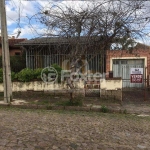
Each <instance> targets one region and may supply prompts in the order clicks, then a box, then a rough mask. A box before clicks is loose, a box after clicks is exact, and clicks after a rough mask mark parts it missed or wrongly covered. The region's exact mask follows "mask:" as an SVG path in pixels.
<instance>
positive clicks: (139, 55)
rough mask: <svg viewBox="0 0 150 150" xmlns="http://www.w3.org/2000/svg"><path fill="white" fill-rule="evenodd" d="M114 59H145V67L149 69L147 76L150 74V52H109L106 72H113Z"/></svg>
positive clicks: (146, 50)
mask: <svg viewBox="0 0 150 150" xmlns="http://www.w3.org/2000/svg"><path fill="white" fill-rule="evenodd" d="M113 59H144V65H145V67H147V74H150V50H148V49H145V50H144V49H143V50H141V49H140V50H133V51H132V53H130V52H129V51H127V50H109V51H107V57H106V72H107V73H108V72H109V71H112V61H113Z"/></svg>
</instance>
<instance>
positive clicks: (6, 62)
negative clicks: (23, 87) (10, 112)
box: [0, 0, 12, 103]
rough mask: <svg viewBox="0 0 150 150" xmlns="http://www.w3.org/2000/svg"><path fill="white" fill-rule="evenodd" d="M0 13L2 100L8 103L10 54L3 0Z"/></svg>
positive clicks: (0, 3) (10, 90)
mask: <svg viewBox="0 0 150 150" xmlns="http://www.w3.org/2000/svg"><path fill="white" fill-rule="evenodd" d="M0 15H1V43H2V64H3V86H4V102H6V103H10V102H11V100H12V84H11V71H10V56H9V46H8V34H7V23H6V10H5V0H0Z"/></svg>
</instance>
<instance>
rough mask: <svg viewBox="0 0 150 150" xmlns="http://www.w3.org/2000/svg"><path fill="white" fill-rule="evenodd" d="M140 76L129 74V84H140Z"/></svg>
mask: <svg viewBox="0 0 150 150" xmlns="http://www.w3.org/2000/svg"><path fill="white" fill-rule="evenodd" d="M142 77H143V75H142V74H130V81H131V83H142Z"/></svg>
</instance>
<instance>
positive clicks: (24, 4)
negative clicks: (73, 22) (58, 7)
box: [6, 0, 84, 39]
mask: <svg viewBox="0 0 150 150" xmlns="http://www.w3.org/2000/svg"><path fill="white" fill-rule="evenodd" d="M57 1H58V2H59V3H64V4H67V5H68V4H71V5H72V6H77V4H80V5H83V6H84V3H83V1H82V0H81V1H77V0H70V1H68V0H67V1H62V0H57ZM55 2H56V1H54V0H30V1H29V0H6V15H7V26H8V27H7V31H8V35H9V36H10V37H11V36H15V37H16V36H17V34H18V32H20V31H21V33H20V35H19V37H18V38H27V39H31V38H36V37H38V36H41V35H42V34H43V32H44V31H45V30H47V29H45V28H44V27H43V26H42V24H38V23H37V22H36V21H34V22H33V21H32V22H31V19H30V18H31V17H32V16H34V15H35V14H38V12H39V11H40V10H42V9H44V8H45V9H46V7H48V6H51V5H52V4H54V3H55Z"/></svg>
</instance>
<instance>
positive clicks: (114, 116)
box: [0, 106, 150, 122]
mask: <svg viewBox="0 0 150 150" xmlns="http://www.w3.org/2000/svg"><path fill="white" fill-rule="evenodd" d="M0 111H7V112H8V111H11V112H16V111H19V112H23V113H27V112H29V113H40V114H43V115H44V114H58V115H59V114H60V115H77V116H78V115H79V116H83V117H98V118H101V117H102V118H106V119H116V121H117V120H119V121H120V120H127V121H128V120H130V121H137V122H141V121H142V120H147V121H150V117H138V116H136V115H130V114H113V113H103V112H83V111H66V110H39V109H37V110H36V109H20V108H11V107H9V108H3V107H1V106H0Z"/></svg>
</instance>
